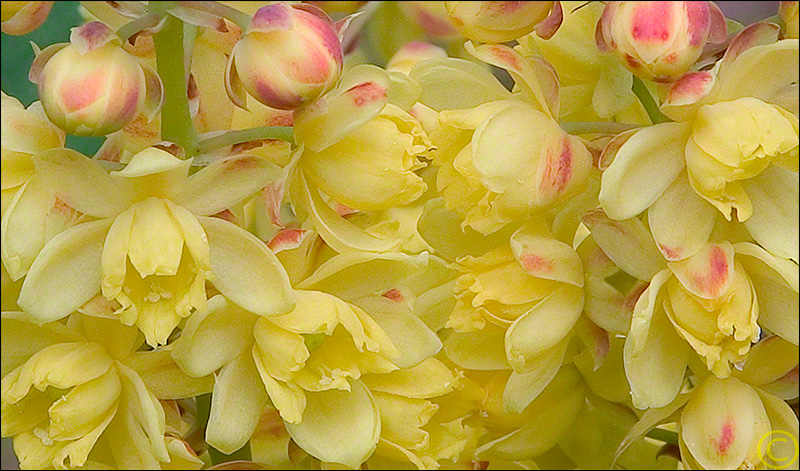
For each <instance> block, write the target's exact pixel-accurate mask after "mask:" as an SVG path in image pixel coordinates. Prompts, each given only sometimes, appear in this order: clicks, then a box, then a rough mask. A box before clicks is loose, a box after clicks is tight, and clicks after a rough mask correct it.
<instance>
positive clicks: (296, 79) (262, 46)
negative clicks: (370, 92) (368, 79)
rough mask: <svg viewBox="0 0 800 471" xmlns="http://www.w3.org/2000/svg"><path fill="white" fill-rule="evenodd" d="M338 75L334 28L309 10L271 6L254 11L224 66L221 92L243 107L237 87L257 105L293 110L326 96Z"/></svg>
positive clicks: (307, 7) (318, 12) (319, 13)
mask: <svg viewBox="0 0 800 471" xmlns="http://www.w3.org/2000/svg"><path fill="white" fill-rule="evenodd" d="M341 71H342V46H341V43H340V41H339V37H338V36H337V34H336V31H335V30H334V25H333V23H332V22H331V21H330V19H329V18H328V17H327V16H326V15H325V13H324V12H323V11H322V10H320V9H318V8H316V7H314V6H312V5H296V6H295V7H292V6H290V5H288V4H286V3H275V4H272V5H268V6H265V7H263V8H261V9H260V10H258V11H257V12H256V14H255V15H254V16H253V20H252V22H251V23H250V27H249V28H248V30H247V32H246V33H245V35H244V37H243V38H242V39H241V41H239V42H238V43H237V44H236V46H235V48H234V50H233V53H232V54H231V58H230V60H229V61H228V70H227V73H226V89H227V90H228V95H229V96H230V97H231V100H232V101H233V102H234V103H235V104H237V105H239V106H241V107H244V94H243V93H242V92H243V90H242V87H243V88H244V90H246V91H247V92H248V93H249V94H250V95H252V96H253V97H254V98H255V99H256V100H258V101H259V102H261V103H263V104H265V105H267V106H269V107H272V108H278V109H282V110H291V109H297V108H300V107H302V106H304V105H307V104H309V103H311V102H313V101H314V100H316V99H317V98H319V97H320V96H322V95H323V94H324V93H326V92H328V91H330V90H331V89H332V88H333V87H334V86H335V85H336V82H337V80H338V79H339V75H340V74H341Z"/></svg>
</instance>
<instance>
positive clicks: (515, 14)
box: [444, 2, 563, 43]
mask: <svg viewBox="0 0 800 471" xmlns="http://www.w3.org/2000/svg"><path fill="white" fill-rule="evenodd" d="M444 6H445V8H446V9H447V13H448V14H449V15H450V22H452V23H453V25H455V27H456V29H458V31H459V32H460V33H461V34H463V35H464V36H465V37H467V38H468V39H473V40H475V41H480V42H484V43H503V42H507V41H512V40H514V39H519V38H521V37H522V36H525V35H526V34H528V33H530V32H532V31H533V30H534V29H536V32H537V34H539V36H542V37H545V38H549V37H550V36H552V35H553V34H555V32H556V30H557V29H558V27H559V26H560V25H561V21H562V19H563V15H562V11H561V3H560V2H444Z"/></svg>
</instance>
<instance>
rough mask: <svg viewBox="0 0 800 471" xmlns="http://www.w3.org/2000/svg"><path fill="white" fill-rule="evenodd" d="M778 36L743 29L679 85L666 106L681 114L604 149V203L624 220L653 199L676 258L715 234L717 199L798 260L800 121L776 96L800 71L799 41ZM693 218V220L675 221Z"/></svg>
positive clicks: (765, 28) (653, 216) (773, 30)
mask: <svg viewBox="0 0 800 471" xmlns="http://www.w3.org/2000/svg"><path fill="white" fill-rule="evenodd" d="M776 35H777V27H776V26H774V25H772V26H770V25H767V24H756V25H752V26H751V27H748V28H746V29H744V30H742V32H740V33H739V34H738V35H737V37H736V38H735V39H734V40H733V42H732V43H731V46H730V47H729V48H728V51H727V53H726V55H725V57H724V58H723V59H722V60H721V61H720V62H718V63H717V65H716V67H715V69H714V70H713V71H703V72H696V73H692V74H688V75H687V76H686V77H684V78H683V79H681V80H680V81H678V82H676V83H675V84H673V85H672V88H671V89H670V91H669V93H668V96H667V98H666V101H665V102H664V104H663V105H662V111H663V112H664V113H665V114H667V115H668V116H669V117H671V118H673V119H675V120H676V121H677V122H674V123H662V124H657V125H654V126H650V127H646V128H643V129H640V130H638V131H634V132H631V133H623V134H622V135H620V136H619V137H617V138H615V139H614V140H612V141H611V143H610V144H609V145H608V146H607V147H606V151H605V152H604V156H603V157H601V160H604V161H608V162H610V165H608V167H607V168H606V170H605V171H604V172H603V176H602V184H601V189H600V195H599V202H600V205H601V206H602V207H603V209H604V210H605V212H606V213H607V214H608V216H609V217H611V218H612V219H616V220H626V219H629V218H632V217H634V216H636V215H638V214H639V213H641V212H642V211H644V210H645V209H648V208H649V210H648V213H647V214H648V220H649V223H650V226H651V228H652V229H653V235H654V237H655V239H656V242H657V243H658V246H659V249H660V250H661V252H662V254H663V255H664V257H665V258H666V259H667V260H681V259H684V258H686V257H689V256H691V255H692V254H694V253H695V252H696V251H697V250H698V249H699V247H700V246H701V245H702V244H703V243H705V241H706V240H707V237H708V235H709V234H710V232H711V230H712V228H713V226H714V220H715V219H716V214H717V212H716V211H714V210H713V207H716V208H717V209H718V210H719V213H722V215H723V216H725V218H726V219H728V220H731V219H732V217H733V216H732V213H733V210H734V209H735V210H736V218H737V219H738V220H739V221H743V222H744V223H745V225H746V227H747V229H748V231H750V233H751V234H752V236H753V238H755V240H756V241H757V242H759V243H760V244H761V245H763V246H764V247H765V248H767V249H768V250H769V251H771V252H773V253H774V254H775V255H777V256H780V257H785V258H791V259H793V260H797V257H798V254H797V250H798V249H797V247H796V245H797V244H792V237H794V235H793V234H796V233H797V232H798V230H797V219H796V218H794V217H792V216H789V215H790V214H793V212H792V207H793V205H794V204H795V203H794V200H795V199H796V198H793V197H792V195H793V194H796V193H797V169H798V137H797V136H798V124H797V123H798V121H797V117H796V116H794V115H793V114H791V113H790V112H787V111H786V110H785V109H783V108H781V107H779V106H777V105H774V104H772V103H771V101H772V100H780V96H781V95H782V94H784V93H785V89H787V87H789V88H788V89H790V87H791V84H792V82H794V81H796V80H797V77H798V73H797V70H796V67H794V66H793V64H794V63H796V62H797V60H798V57H797V53H798V42H797V40H782V41H778V42H772V41H774V38H775V36H776ZM753 44H761V45H758V46H753ZM753 74H759V76H754V75H753ZM756 84H757V85H756ZM684 169H685V172H684ZM693 193H694V195H693ZM679 221H680V224H679V223H678V222H679ZM686 224H689V227H692V228H693V229H691V230H681V231H677V230H675V228H677V227H685V226H686ZM787 238H788V239H787Z"/></svg>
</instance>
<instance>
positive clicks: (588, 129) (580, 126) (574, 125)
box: [560, 121, 641, 134]
mask: <svg viewBox="0 0 800 471" xmlns="http://www.w3.org/2000/svg"><path fill="white" fill-rule="evenodd" d="M560 124H561V129H563V130H564V131H566V132H567V133H568V134H619V133H621V132H624V131H629V130H631V129H636V128H640V127H641V126H640V125H638V124H628V123H607V122H602V121H601V122H565V123H560Z"/></svg>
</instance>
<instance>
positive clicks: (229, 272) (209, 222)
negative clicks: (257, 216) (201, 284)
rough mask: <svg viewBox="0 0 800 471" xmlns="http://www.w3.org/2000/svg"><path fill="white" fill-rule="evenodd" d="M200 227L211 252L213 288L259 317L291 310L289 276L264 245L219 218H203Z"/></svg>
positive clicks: (292, 302) (242, 230) (291, 298)
mask: <svg viewBox="0 0 800 471" xmlns="http://www.w3.org/2000/svg"><path fill="white" fill-rule="evenodd" d="M200 223H201V224H202V226H203V229H205V231H206V235H207V236H208V245H209V247H210V249H211V273H212V280H213V283H214V286H215V287H216V288H217V289H218V290H220V292H222V294H224V295H225V297H227V298H228V299H230V300H231V301H233V302H234V303H236V304H237V305H239V306H240V307H242V308H244V309H246V310H248V311H250V312H252V313H254V314H258V315H260V316H275V315H280V314H283V313H286V312H288V311H289V310H291V309H292V307H293V305H294V295H293V292H292V288H291V286H290V284H289V275H287V274H286V271H285V270H284V269H283V266H282V265H281V263H280V261H278V259H277V258H275V255H274V254H273V253H272V251H270V250H269V249H268V248H267V246H266V244H264V242H262V241H261V240H259V239H257V238H256V237H255V236H253V235H252V234H250V233H249V232H247V231H245V230H244V229H242V228H240V227H238V226H235V225H234V224H232V223H230V222H227V221H224V220H222V219H219V218H210V217H201V218H200Z"/></svg>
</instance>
